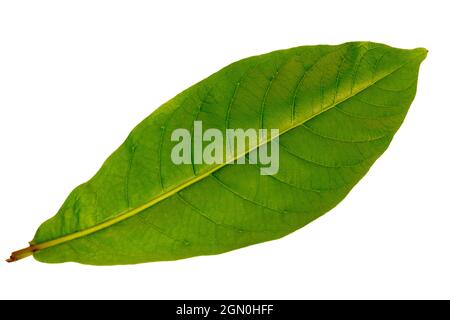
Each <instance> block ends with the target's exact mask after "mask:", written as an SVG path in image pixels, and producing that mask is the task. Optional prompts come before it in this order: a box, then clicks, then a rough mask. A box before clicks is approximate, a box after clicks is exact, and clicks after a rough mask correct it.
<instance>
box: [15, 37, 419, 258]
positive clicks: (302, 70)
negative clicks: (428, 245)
mask: <svg viewBox="0 0 450 320" xmlns="http://www.w3.org/2000/svg"><path fill="white" fill-rule="evenodd" d="M426 54H427V51H426V50H425V49H422V48H418V49H414V50H403V49H397V48H392V47H389V46H386V45H383V44H378V43H371V42H352V43H345V44H342V45H338V46H327V45H320V46H302V47H297V48H292V49H287V50H280V51H275V52H271V53H268V54H264V55H260V56H255V57H250V58H247V59H243V60H240V61H238V62H235V63H233V64H231V65H229V66H227V67H225V68H224V69H222V70H220V71H218V72H217V73H215V74H213V75H211V76H210V77H208V78H206V79H204V80H203V81H201V82H199V83H197V84H196V85H194V86H192V87H190V88H189V89H187V90H185V91H183V92H182V93H180V94H179V95H177V96H176V97H174V98H173V99H172V100H170V101H168V102H167V103H165V104H164V105H162V106H161V107H160V108H158V109H157V110H156V111H155V112H154V113H152V114H151V115H150V116H149V117H148V118H146V119H145V120H144V121H142V122H141V123H140V124H139V125H138V126H137V127H136V128H134V129H133V130H132V132H131V133H130V135H129V136H128V138H127V139H126V141H125V142H124V143H123V144H122V145H121V146H120V147H119V148H118V149H117V150H116V151H115V152H114V153H113V154H112V155H111V156H110V157H109V158H108V159H107V160H106V162H105V163H104V164H103V166H102V167H101V169H100V170H99V172H98V173H97V174H96V175H95V176H94V177H93V178H92V179H91V180H89V181H88V182H86V183H84V184H82V185H80V186H79V187H77V188H76V189H75V190H73V191H72V193H71V194H70V195H69V197H68V198H67V200H66V201H65V202H64V204H63V205H62V207H61V209H60V210H59V212H58V213H57V214H56V215H55V216H54V217H53V218H51V219H50V220H48V221H46V222H44V223H43V224H42V225H41V226H40V227H39V229H38V231H37V232H36V235H35V237H34V239H33V241H32V242H31V246H30V247H29V248H26V249H23V250H19V251H17V252H15V253H13V254H12V256H11V259H10V261H14V260H17V259H20V258H23V257H25V256H27V255H31V254H33V255H34V257H35V258H36V259H37V260H39V261H42V262H50V263H58V262H66V261H75V262H80V263H85V264H94V265H114V264H131V263H141V262H149V261H159V260H175V259H182V258H187V257H192V256H198V255H211V254H218V253H222V252H226V251H230V250H233V249H237V248H241V247H245V246H248V245H252V244H255V243H259V242H263V241H268V240H273V239H277V238H280V237H283V236H285V235H287V234H289V233H291V232H293V231H295V230H297V229H299V228H301V227H303V226H304V225H306V224H307V223H309V222H311V221H312V220H314V219H316V218H317V217H319V216H321V215H322V214H324V213H325V212H327V211H329V210H330V209H332V208H333V207H334V206H336V205H337V204H338V203H339V202H340V201H341V200H342V199H343V198H344V197H345V196H346V195H347V194H348V192H349V191H350V190H351V189H352V188H353V186H354V185H355V184H356V183H357V182H358V181H359V180H360V179H361V178H362V177H363V176H364V174H365V173H366V172H367V171H368V170H369V168H370V167H371V166H372V164H373V163H374V162H375V160H376V159H377V158H378V157H379V156H380V155H381V154H382V153H383V152H384V151H385V150H386V148H387V147H388V145H389V143H390V141H391V139H392V137H393V135H394V134H395V132H396V131H397V129H398V128H399V127H400V125H401V123H402V122H403V119H404V118H405V115H406V113H407V111H408V109H409V106H410V104H411V102H412V101H413V99H414V95H415V92H416V85H417V77H418V70H419V65H420V63H421V62H422V60H423V59H424V58H425V57H426ZM195 120H198V121H202V122H203V126H204V127H205V128H217V129H219V130H221V131H222V132H225V129H226V128H244V129H247V128H255V129H258V128H277V129H279V130H280V135H279V145H280V164H279V171H278V173H277V174H275V175H261V174H260V170H259V166H260V165H258V164H244V165H242V164H241V165H235V164H230V163H229V164H212V165H207V164H197V165H187V164H181V165H176V164H174V163H173V162H172V161H171V158H170V155H171V150H172V148H173V147H174V145H175V144H176V143H177V142H172V141H171V139H170V137H171V133H172V132H173V130H174V129H177V128H186V129H188V130H190V131H192V130H193V122H194V121H195ZM247 151H250V150H246V152H247Z"/></svg>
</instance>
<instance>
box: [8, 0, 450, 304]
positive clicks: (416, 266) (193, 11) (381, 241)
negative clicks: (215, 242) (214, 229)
mask: <svg viewBox="0 0 450 320" xmlns="http://www.w3.org/2000/svg"><path fill="white" fill-rule="evenodd" d="M446 4H447V2H446V1H426V2H424V1H421V2H419V1H411V0H410V1H404V2H403V1H392V0H389V1H381V0H377V1H374V2H372V3H370V2H362V1H329V2H325V1H305V2H304V3H303V2H301V1H280V0H277V1H271V2H268V1H262V0H257V1H230V0H227V1H210V0H207V1H193V0H190V1H167V0H166V1H110V0H109V1H92V0H89V1H80V0H78V1H1V5H0V139H1V140H0V141H1V146H0V147H1V149H0V150H1V151H0V152H1V157H0V179H1V180H0V197H1V198H0V199H1V202H0V212H1V218H0V257H1V258H7V257H8V256H9V254H10V251H11V250H13V249H19V248H22V247H24V246H26V244H27V241H29V240H31V238H32V237H33V234H34V232H35V230H36V228H37V227H38V226H39V224H40V223H41V222H43V221H44V220H45V219H47V218H49V217H50V216H52V215H53V214H54V213H55V212H56V211H57V209H58V208H59V206H60V205H61V204H62V202H63V200H64V199H65V198H66V196H67V194H68V193H69V192H70V191H71V190H72V189H73V188H74V187H75V186H77V185H78V184H80V183H82V182H84V181H85V180H87V179H89V178H90V177H91V176H92V175H93V174H94V173H95V172H96V171H97V169H98V168H99V166H100V165H101V164H102V163H103V161H104V160H105V159H106V157H107V156H108V155H109V154H110V153H111V152H112V151H113V150H115V148H116V147H117V146H118V145H119V144H120V143H121V142H122V141H123V140H124V139H125V137H126V136H127V134H128V133H129V131H130V130H131V129H132V128H133V127H134V126H135V125H136V124H137V123H138V122H140V121H141V120H142V119H143V118H144V117H146V116H147V115H148V114H150V113H151V112H152V111H153V110H154V109H155V108H157V107H158V106H159V105H161V104H162V103H163V102H165V101H166V100H169V99H170V98H172V97H173V96H174V95H175V94H177V93H178V92H180V91H181V90H183V89H185V88H187V87H188V86H190V85H192V84H194V83H195V82H197V81H199V80H201V79H202V78H204V77H206V76H208V75H209V74H211V73H213V72H215V71H216V70H218V69H219V68H221V67H223V66H225V65H227V64H229V63H231V62H233V61H235V60H238V59H241V58H244V57H247V56H250V55H254V54H260V53H265V52H268V51H272V50H276V49H282V48H288V47H293V46H298V45H309V44H338V43H341V42H345V41H354V40H371V41H378V42H383V43H386V44H390V45H393V46H397V47H403V48H414V47H419V46H423V47H426V48H427V49H429V54H428V58H427V59H426V60H425V62H424V63H423V65H422V68H421V71H420V78H419V88H418V93H417V96H416V99H415V101H414V103H413V105H412V107H411V110H410V112H409V114H408V116H407V118H406V120H405V122H404V124H403V126H402V128H401V129H400V131H399V132H398V134H397V135H396V137H395V139H394V141H393V143H392V144H391V146H390V148H389V149H388V151H387V152H386V153H385V154H384V155H383V156H382V157H381V158H380V159H379V160H378V162H377V163H376V164H375V165H374V167H373V168H372V169H371V171H370V172H369V174H368V175H367V176H366V177H365V178H364V179H363V180H362V181H361V182H360V183H359V184H358V185H357V187H355V189H354V190H353V191H352V192H351V194H350V195H349V196H348V197H347V198H346V199H345V200H344V201H343V202H342V203H341V204H340V205H339V206H338V207H337V208H336V209H334V210H332V212H329V213H328V214H326V215H325V216H324V217H322V218H320V219H318V220H316V221H315V222H313V223H312V224H310V225H308V226H307V227H305V228H303V229H301V230H300V231H297V232H295V233H294V234H292V235H290V236H287V237H285V238H283V239H281V240H278V241H272V242H269V243H264V244H260V245H256V246H252V247H249V248H245V249H241V250H237V251H234V252H230V253H226V254H223V255H219V256H212V257H198V258H192V259H187V260H182V261H178V262H162V263H148V264H141V265H134V266H116V267H92V266H83V265H78V264H74V263H66V264H59V265H47V264H42V263H39V262H36V261H34V260H33V259H32V258H28V259H25V260H23V261H19V262H17V263H13V264H7V263H4V262H0V298H43V299H45V298H87V299H89V298H138V299H139V298H158V299H169V298H179V299H197V298H203V299H205V298H210V299H213V298H234V299H239V298H247V299H258V298H267V299H272V298H287V299H301V298H307V299H314V298H325V299H331V298H344V299H347V298H363V299H366V298H387V299H390V298H450V254H449V245H450V210H449V197H450V195H449V189H450V188H449V178H450V177H449V162H450V156H449V145H450V144H449V142H448V138H449V127H450V124H449V123H450V122H449V121H450V105H449V103H448V93H449V91H450V87H449V85H450V84H449V80H448V79H449V71H450V68H449V66H450V65H449V61H450V59H449V53H450V42H449V41H448V34H446V33H448V30H450V23H449V18H448V11H449V8H445V6H446Z"/></svg>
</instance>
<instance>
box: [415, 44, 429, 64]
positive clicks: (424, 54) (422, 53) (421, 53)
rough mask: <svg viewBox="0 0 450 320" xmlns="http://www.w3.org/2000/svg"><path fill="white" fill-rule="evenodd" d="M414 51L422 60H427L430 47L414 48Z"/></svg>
mask: <svg viewBox="0 0 450 320" xmlns="http://www.w3.org/2000/svg"><path fill="white" fill-rule="evenodd" d="M413 52H414V53H415V56H416V57H417V58H419V59H420V61H423V60H425V58H426V57H427V55H428V49H426V48H423V47H419V48H416V49H413Z"/></svg>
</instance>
